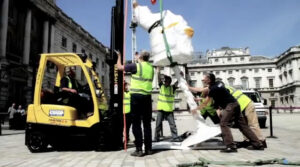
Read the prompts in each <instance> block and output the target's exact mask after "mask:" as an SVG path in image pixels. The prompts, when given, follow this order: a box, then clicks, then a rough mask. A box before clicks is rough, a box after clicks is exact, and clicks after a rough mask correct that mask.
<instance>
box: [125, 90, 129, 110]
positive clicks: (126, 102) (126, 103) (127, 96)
mask: <svg viewBox="0 0 300 167" xmlns="http://www.w3.org/2000/svg"><path fill="white" fill-rule="evenodd" d="M124 107H125V111H124V112H125V114H128V113H130V92H124Z"/></svg>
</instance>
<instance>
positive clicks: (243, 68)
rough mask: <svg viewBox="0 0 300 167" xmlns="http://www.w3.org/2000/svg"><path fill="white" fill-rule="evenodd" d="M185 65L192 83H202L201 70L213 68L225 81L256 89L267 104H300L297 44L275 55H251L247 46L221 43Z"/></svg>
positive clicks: (197, 84) (197, 85)
mask: <svg viewBox="0 0 300 167" xmlns="http://www.w3.org/2000/svg"><path fill="white" fill-rule="evenodd" d="M187 68H188V71H189V75H190V78H191V81H190V82H191V85H193V86H196V87H202V86H203V85H202V82H201V79H202V77H203V74H205V73H207V72H212V73H214V74H215V75H216V78H217V79H218V80H221V81H223V82H224V83H225V84H228V85H231V86H238V87H240V88H242V89H253V90H257V91H258V92H260V93H261V95H262V97H263V98H264V99H267V101H268V105H272V106H276V107H290V106H295V107H300V75H299V74H300V46H294V47H291V48H289V49H288V50H287V51H285V52H284V53H282V54H280V55H279V56H277V57H275V58H267V57H264V56H251V55H250V50H249V48H238V49H235V48H228V47H223V48H221V49H217V50H208V51H207V52H206V55H205V56H203V57H202V60H201V61H197V62H192V63H191V64H188V66H187ZM298 110H299V109H298Z"/></svg>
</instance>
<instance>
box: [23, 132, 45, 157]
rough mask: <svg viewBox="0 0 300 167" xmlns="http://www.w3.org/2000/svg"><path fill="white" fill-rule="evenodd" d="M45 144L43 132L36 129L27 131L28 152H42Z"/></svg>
mask: <svg viewBox="0 0 300 167" xmlns="http://www.w3.org/2000/svg"><path fill="white" fill-rule="evenodd" d="M47 146H48V143H47V141H46V136H45V135H44V134H43V133H41V132H38V131H36V132H31V133H29V137H28V144H27V147H28V149H29V150H30V152H32V153H37V152H44V151H46V149H47Z"/></svg>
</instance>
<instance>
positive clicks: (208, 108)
mask: <svg viewBox="0 0 300 167" xmlns="http://www.w3.org/2000/svg"><path fill="white" fill-rule="evenodd" d="M201 97H204V95H203V93H201ZM204 100H205V98H203V99H201V103H203V102H204ZM212 104H213V101H212V100H211V101H210V102H208V103H207V105H206V106H205V107H204V108H203V109H202V110H201V111H200V113H201V115H204V114H205V113H206V112H207V113H208V114H209V115H211V116H214V115H216V113H217V112H216V109H215V108H214V107H213V106H212Z"/></svg>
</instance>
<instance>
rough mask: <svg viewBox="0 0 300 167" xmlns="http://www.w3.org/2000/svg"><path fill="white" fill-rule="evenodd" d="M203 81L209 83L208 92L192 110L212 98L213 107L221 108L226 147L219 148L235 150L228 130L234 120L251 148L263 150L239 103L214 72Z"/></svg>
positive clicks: (221, 123) (228, 150)
mask: <svg viewBox="0 0 300 167" xmlns="http://www.w3.org/2000/svg"><path fill="white" fill-rule="evenodd" d="M202 81H203V83H205V84H206V85H209V93H208V96H207V97H206V99H205V101H204V102H203V103H202V104H201V105H200V106H198V107H197V108H196V109H193V110H192V112H193V113H196V112H197V110H198V109H199V110H202V109H203V108H204V107H206V106H207V104H208V103H209V102H210V101H211V99H213V100H214V107H215V108H216V109H219V108H221V109H223V111H222V116H221V120H220V127H221V131H222V137H223V140H224V144H225V145H226V148H225V149H223V150H221V152H224V153H230V152H237V147H236V144H235V143H234V142H233V136H232V133H231V130H230V124H231V123H232V121H234V122H235V123H236V124H237V125H238V127H239V129H240V131H241V132H242V133H243V134H244V135H245V136H246V137H247V138H248V139H249V140H250V141H251V145H252V148H251V149H255V150H264V146H263V144H262V142H261V141H259V139H258V138H257V136H256V135H255V134H254V133H253V131H252V130H251V129H250V128H249V126H248V125H247V123H246V121H245V118H244V117H243V116H242V114H241V111H240V105H239V103H238V102H237V100H236V99H235V98H234V97H233V96H232V95H231V94H230V93H229V91H228V90H227V89H226V88H225V87H224V85H223V84H220V83H218V82H216V78H215V75H214V74H211V73H210V74H205V75H204V78H203V80H202Z"/></svg>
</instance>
